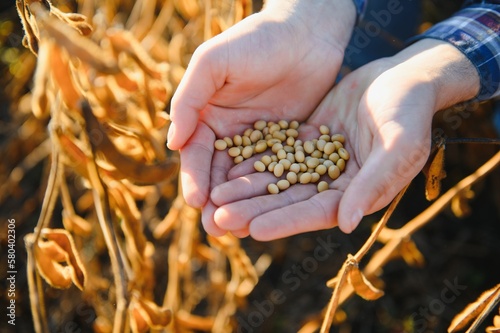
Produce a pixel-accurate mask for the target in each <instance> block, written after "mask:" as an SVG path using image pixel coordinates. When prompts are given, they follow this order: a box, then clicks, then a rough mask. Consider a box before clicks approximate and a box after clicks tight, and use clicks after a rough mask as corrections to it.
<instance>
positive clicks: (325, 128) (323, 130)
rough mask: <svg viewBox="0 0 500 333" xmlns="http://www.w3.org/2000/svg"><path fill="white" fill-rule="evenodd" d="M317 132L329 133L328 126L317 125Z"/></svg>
mask: <svg viewBox="0 0 500 333" xmlns="http://www.w3.org/2000/svg"><path fill="white" fill-rule="evenodd" d="M319 132H320V133H321V134H330V129H329V128H328V126H325V125H321V126H320V127H319Z"/></svg>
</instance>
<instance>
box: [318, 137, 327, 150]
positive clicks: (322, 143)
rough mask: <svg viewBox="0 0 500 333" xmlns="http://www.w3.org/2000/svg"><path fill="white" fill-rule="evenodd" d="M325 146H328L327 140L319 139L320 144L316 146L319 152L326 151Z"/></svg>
mask: <svg viewBox="0 0 500 333" xmlns="http://www.w3.org/2000/svg"><path fill="white" fill-rule="evenodd" d="M325 146H326V141H325V140H322V139H319V140H318V143H317V144H316V148H317V149H318V150H319V151H321V152H323V151H325Z"/></svg>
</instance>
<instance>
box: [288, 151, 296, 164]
mask: <svg viewBox="0 0 500 333" xmlns="http://www.w3.org/2000/svg"><path fill="white" fill-rule="evenodd" d="M286 159H287V160H289V161H290V163H295V154H293V153H286Z"/></svg>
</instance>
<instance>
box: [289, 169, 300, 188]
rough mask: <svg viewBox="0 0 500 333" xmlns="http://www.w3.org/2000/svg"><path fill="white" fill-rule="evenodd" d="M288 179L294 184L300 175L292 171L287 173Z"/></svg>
mask: <svg viewBox="0 0 500 333" xmlns="http://www.w3.org/2000/svg"><path fill="white" fill-rule="evenodd" d="M286 180H288V182H289V183H290V184H291V185H293V184H296V183H297V180H298V177H297V174H296V173H295V172H292V171H290V172H289V173H287V174H286Z"/></svg>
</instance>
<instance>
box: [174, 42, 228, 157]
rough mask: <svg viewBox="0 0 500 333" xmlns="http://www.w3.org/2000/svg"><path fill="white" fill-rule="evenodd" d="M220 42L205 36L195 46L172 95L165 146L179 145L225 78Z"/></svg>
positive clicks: (189, 132) (182, 143) (187, 136)
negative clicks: (205, 39)
mask: <svg viewBox="0 0 500 333" xmlns="http://www.w3.org/2000/svg"><path fill="white" fill-rule="evenodd" d="M219 45H220V43H217V42H216V41H215V40H209V41H207V42H205V43H204V44H202V45H201V46H200V47H199V48H198V49H196V51H195V53H194V54H193V56H192V58H191V61H190V63H189V66H188V68H187V70H186V73H185V74H184V76H183V78H182V80H181V82H180V84H179V86H178V87H177V89H176V91H175V94H174V96H173V97H172V103H171V110H170V119H171V120H172V123H171V124H170V128H169V131H168V147H169V148H170V149H173V150H177V149H180V148H182V146H184V144H185V143H186V142H187V140H188V139H189V138H190V137H191V135H192V134H193V133H194V131H195V129H196V124H197V122H198V119H199V116H200V114H199V113H200V112H201V111H202V110H203V109H204V108H205V107H206V106H207V104H208V102H209V100H210V98H211V97H212V96H213V95H214V94H215V92H216V91H217V89H219V88H220V87H222V85H223V84H224V82H225V78H226V72H225V69H226V67H227V66H225V65H224V63H225V62H227V58H226V57H225V52H222V48H221V47H219Z"/></svg>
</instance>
